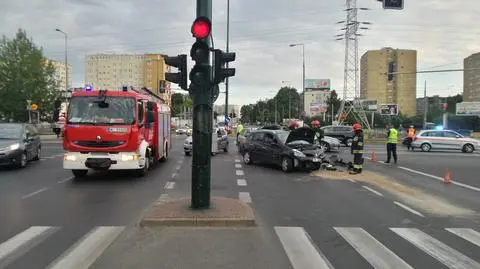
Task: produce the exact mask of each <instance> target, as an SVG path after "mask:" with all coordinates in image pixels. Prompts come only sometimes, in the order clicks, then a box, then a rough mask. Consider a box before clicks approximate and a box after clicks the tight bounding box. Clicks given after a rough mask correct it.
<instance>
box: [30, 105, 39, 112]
mask: <svg viewBox="0 0 480 269" xmlns="http://www.w3.org/2000/svg"><path fill="white" fill-rule="evenodd" d="M30 108H31V109H32V110H33V111H35V110H37V109H38V106H37V104H32V105H31V106H30Z"/></svg>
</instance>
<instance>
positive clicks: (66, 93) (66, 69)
mask: <svg viewBox="0 0 480 269" xmlns="http://www.w3.org/2000/svg"><path fill="white" fill-rule="evenodd" d="M55 31H57V32H59V33H62V34H63V35H64V37H65V102H66V103H68V41H67V40H68V36H67V33H65V32H64V31H62V30H60V29H58V28H57V29H55Z"/></svg>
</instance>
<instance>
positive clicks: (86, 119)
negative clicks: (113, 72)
mask: <svg viewBox="0 0 480 269" xmlns="http://www.w3.org/2000/svg"><path fill="white" fill-rule="evenodd" d="M99 101H101V100H99V98H98V97H96V96H88V97H87V96H77V97H73V98H72V99H71V101H70V104H69V106H68V113H67V115H68V119H67V123H70V124H98V125H102V124H111V125H113V124H128V125H131V124H133V123H135V99H134V98H127V97H111V96H109V97H107V98H106V99H105V103H107V104H108V105H107V106H99Z"/></svg>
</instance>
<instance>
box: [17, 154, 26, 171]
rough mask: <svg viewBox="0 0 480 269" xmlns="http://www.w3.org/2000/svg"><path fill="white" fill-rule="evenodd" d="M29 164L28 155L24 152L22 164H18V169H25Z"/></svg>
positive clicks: (21, 157)
mask: <svg viewBox="0 0 480 269" xmlns="http://www.w3.org/2000/svg"><path fill="white" fill-rule="evenodd" d="M27 163H28V158H27V154H26V153H25V152H23V153H22V156H20V163H19V164H18V167H19V168H24V167H25V166H27Z"/></svg>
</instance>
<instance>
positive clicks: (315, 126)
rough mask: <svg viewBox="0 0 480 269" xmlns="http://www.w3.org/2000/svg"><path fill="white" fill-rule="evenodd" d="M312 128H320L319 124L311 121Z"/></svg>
mask: <svg viewBox="0 0 480 269" xmlns="http://www.w3.org/2000/svg"><path fill="white" fill-rule="evenodd" d="M312 127H313V128H317V127H320V122H319V121H318V120H313V121H312Z"/></svg>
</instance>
